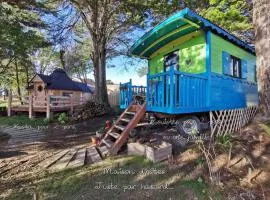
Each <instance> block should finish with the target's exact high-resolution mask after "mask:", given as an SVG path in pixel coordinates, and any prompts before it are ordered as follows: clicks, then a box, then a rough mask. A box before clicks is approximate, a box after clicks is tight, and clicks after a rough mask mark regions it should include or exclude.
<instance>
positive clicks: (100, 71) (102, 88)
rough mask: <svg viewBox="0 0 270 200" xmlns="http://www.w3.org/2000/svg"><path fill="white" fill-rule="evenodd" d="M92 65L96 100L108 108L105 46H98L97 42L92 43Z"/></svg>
mask: <svg viewBox="0 0 270 200" xmlns="http://www.w3.org/2000/svg"><path fill="white" fill-rule="evenodd" d="M93 46H94V52H93V57H94V61H93V65H94V76H95V91H96V100H97V101H98V102H100V103H103V104H105V105H107V106H109V100H108V94H107V85H106V50H105V44H99V43H98V42H97V41H93Z"/></svg>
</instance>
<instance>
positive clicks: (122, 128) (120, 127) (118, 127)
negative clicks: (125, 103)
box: [114, 125, 126, 131]
mask: <svg viewBox="0 0 270 200" xmlns="http://www.w3.org/2000/svg"><path fill="white" fill-rule="evenodd" d="M114 126H115V128H117V129H119V130H121V131H123V130H125V128H126V127H125V126H121V125H114Z"/></svg>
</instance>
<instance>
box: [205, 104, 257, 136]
mask: <svg viewBox="0 0 270 200" xmlns="http://www.w3.org/2000/svg"><path fill="white" fill-rule="evenodd" d="M257 111H258V107H257V106H250V107H247V108H241V109H232V110H222V111H211V112H210V128H211V135H213V134H216V135H218V136H219V135H224V134H227V133H233V132H235V131H239V130H240V129H241V128H242V127H243V126H245V125H246V124H247V123H249V122H250V121H251V120H252V119H253V118H254V116H255V115H256V113H257Z"/></svg>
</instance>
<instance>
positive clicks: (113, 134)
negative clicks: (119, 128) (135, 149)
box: [109, 132, 120, 139]
mask: <svg viewBox="0 0 270 200" xmlns="http://www.w3.org/2000/svg"><path fill="white" fill-rule="evenodd" d="M109 135H110V136H113V137H114V138H115V139H117V138H119V136H120V134H119V133H115V132H110V133H109Z"/></svg>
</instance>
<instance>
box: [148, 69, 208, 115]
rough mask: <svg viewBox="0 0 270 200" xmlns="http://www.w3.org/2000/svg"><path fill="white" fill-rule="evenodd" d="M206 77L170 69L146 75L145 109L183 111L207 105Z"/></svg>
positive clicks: (170, 111) (165, 111)
mask: <svg viewBox="0 0 270 200" xmlns="http://www.w3.org/2000/svg"><path fill="white" fill-rule="evenodd" d="M206 98H207V77H206V76H205V75H196V74H189V73H184V72H180V71H176V70H173V69H171V70H170V71H167V72H163V73H159V74H155V75H147V110H149V111H155V112H164V113H171V114H173V113H179V112H180V111H181V112H183V113H185V112H189V110H190V109H191V108H192V109H193V110H198V111H199V110H200V109H203V108H205V107H206V106H207V99H206Z"/></svg>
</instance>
